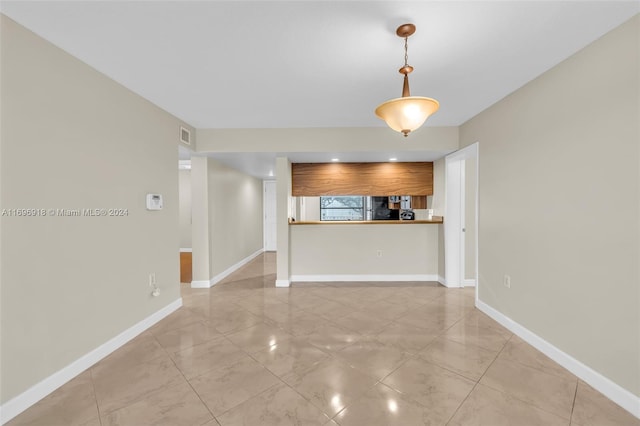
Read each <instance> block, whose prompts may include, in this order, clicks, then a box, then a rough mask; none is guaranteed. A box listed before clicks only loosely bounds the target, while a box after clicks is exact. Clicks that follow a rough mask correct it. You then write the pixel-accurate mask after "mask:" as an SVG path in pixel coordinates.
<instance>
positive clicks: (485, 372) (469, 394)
mask: <svg viewBox="0 0 640 426" xmlns="http://www.w3.org/2000/svg"><path fill="white" fill-rule="evenodd" d="M509 340H511V337H509V339H507V341H506V342H505V343H504V345H502V348H501V349H500V350H499V351H498V353H497V354H496V356H495V358H493V361H491V364H489V366H487V368H486V369H485V370H484V373H482V375H481V376H480V378H479V379H478V380H477V381H476V383H475V384H474V385H473V388H472V389H471V391H470V392H469V393H468V394H467V396H466V397H465V398H464V400H463V401H462V402H461V403H460V405H458V407H457V408H456V410H455V411H454V412H453V414H452V415H451V417H449V420H447V422H446V423H445V425H448V424H449V423H451V420H453V418H454V417H455V416H456V414H458V411H460V408H462V406H463V405H464V403H465V402H467V400H468V399H469V396H471V394H472V393H473V392H474V391H475V390H476V388H477V387H478V385H479V384H480V380H482V378H483V377H484V375H485V374H487V371H489V369H490V368H491V366H492V365H493V363H494V362H496V360H497V359H498V357H499V356H500V354H501V353H502V351H503V350H504V348H505V346H506V345H507V343H508V342H509Z"/></svg>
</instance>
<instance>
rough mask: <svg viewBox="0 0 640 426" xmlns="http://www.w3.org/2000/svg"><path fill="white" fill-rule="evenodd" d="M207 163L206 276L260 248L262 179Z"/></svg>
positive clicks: (210, 159)
mask: <svg viewBox="0 0 640 426" xmlns="http://www.w3.org/2000/svg"><path fill="white" fill-rule="evenodd" d="M207 163H208V188H209V197H208V198H209V232H210V234H209V248H210V249H209V253H210V261H209V265H210V278H211V277H215V276H216V275H218V274H220V273H221V272H224V271H225V270H227V269H228V268H230V267H231V266H233V265H235V264H236V263H238V262H240V261H241V260H243V259H245V258H247V257H248V256H250V255H252V254H254V253H255V252H256V251H258V250H260V249H262V246H263V232H262V226H263V219H262V217H263V215H262V195H263V191H262V180H260V179H256V178H254V177H252V176H248V175H245V174H244V173H241V172H239V171H237V170H234V169H232V168H230V167H227V166H225V165H223V164H222V163H220V162H219V161H217V160H214V159H212V158H208V159H207Z"/></svg>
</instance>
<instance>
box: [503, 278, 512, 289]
mask: <svg viewBox="0 0 640 426" xmlns="http://www.w3.org/2000/svg"><path fill="white" fill-rule="evenodd" d="M504 286H505V287H506V288H511V276H510V275H505V276H504Z"/></svg>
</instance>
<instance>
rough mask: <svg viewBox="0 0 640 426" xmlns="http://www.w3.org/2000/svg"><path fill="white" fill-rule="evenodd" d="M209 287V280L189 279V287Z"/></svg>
mask: <svg viewBox="0 0 640 426" xmlns="http://www.w3.org/2000/svg"><path fill="white" fill-rule="evenodd" d="M210 287H211V281H210V280H204V281H191V288H210Z"/></svg>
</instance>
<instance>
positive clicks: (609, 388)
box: [476, 300, 640, 418]
mask: <svg viewBox="0 0 640 426" xmlns="http://www.w3.org/2000/svg"><path fill="white" fill-rule="evenodd" d="M476 306H477V308H478V309H480V310H481V311H482V312H484V313H485V314H487V315H489V316H490V317H491V318H493V319H494V320H496V321H497V322H499V323H500V324H501V325H503V326H504V327H505V328H507V329H508V330H510V331H511V332H513V333H514V334H516V335H517V336H518V337H520V338H521V339H522V340H524V341H525V342H527V343H529V344H530V345H531V346H533V347H534V348H536V349H537V350H539V351H540V352H542V353H543V354H545V355H546V356H548V357H549V358H551V359H552V360H554V361H555V362H557V363H558V364H560V365H561V366H563V367H564V368H566V369H567V370H569V371H570V372H571V373H573V374H574V375H576V376H577V377H579V378H580V379H581V380H583V381H584V382H586V383H587V384H589V386H591V387H592V388H594V389H595V390H597V391H598V392H600V393H601V394H603V395H604V396H606V397H607V398H609V399H610V400H612V401H613V402H615V403H616V404H618V405H619V406H620V407H622V408H624V409H625V410H627V411H628V412H629V413H631V414H632V415H634V416H635V417H637V418H640V397H638V396H636V395H634V394H632V393H631V392H629V391H628V390H626V389H625V388H623V387H622V386H620V385H618V384H616V383H614V382H613V381H611V380H610V379H608V378H606V377H605V376H603V375H602V374H600V373H598V372H597V371H595V370H593V369H592V368H590V367H588V366H587V365H585V364H583V363H582V362H580V361H578V360H577V359H575V358H574V357H572V356H571V355H569V354H567V353H565V352H563V351H562V350H560V349H558V348H557V347H555V346H553V345H552V344H551V343H549V342H547V341H546V340H544V339H543V338H542V337H540V336H538V335H537V334H535V333H533V332H532V331H530V330H529V329H527V328H525V327H523V326H522V325H520V324H518V323H517V322H515V321H514V320H512V319H511V318H509V317H507V316H506V315H504V314H503V313H501V312H499V311H498V310H496V309H495V308H492V307H491V306H489V305H487V304H486V303H484V302H483V301H481V300H478V301H477V304H476Z"/></svg>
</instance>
